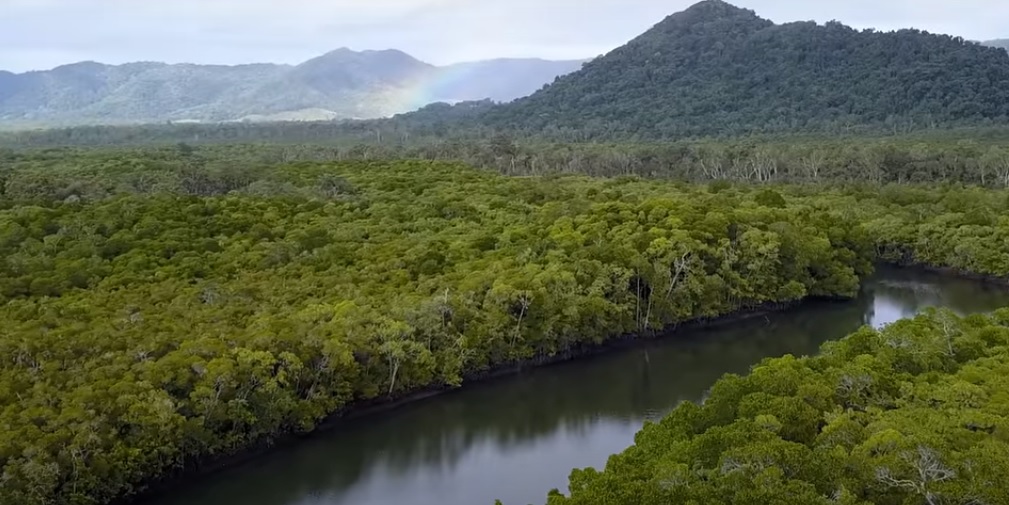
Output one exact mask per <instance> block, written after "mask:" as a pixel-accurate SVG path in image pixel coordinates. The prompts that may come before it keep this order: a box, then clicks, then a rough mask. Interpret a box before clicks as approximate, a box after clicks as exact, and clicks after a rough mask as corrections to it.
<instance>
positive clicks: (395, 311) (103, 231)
mask: <svg viewBox="0 0 1009 505" xmlns="http://www.w3.org/2000/svg"><path fill="white" fill-rule="evenodd" d="M499 147H500V148H502V149H504V148H507V147H508V144H507V143H506V142H503V141H502V142H501V143H499ZM160 152H161V155H160V156H161V158H158V157H152V158H138V159H136V160H131V159H129V158H125V159H120V160H116V161H115V162H109V163H107V164H100V165H97V166H91V165H90V164H89V162H87V161H86V160H88V159H89V158H88V157H87V156H86V155H85V156H82V158H81V160H82V161H84V162H83V163H80V164H73V163H69V164H67V165H62V166H58V163H54V164H52V165H48V167H49V168H47V169H45V170H41V169H39V167H38V166H36V165H34V164H30V163H29V164H20V163H19V164H16V165H15V167H14V169H13V170H12V171H11V172H10V173H9V174H8V175H9V178H8V187H7V191H8V192H7V196H6V198H5V205H4V206H3V210H0V255H2V257H3V261H2V262H0V300H2V301H3V303H2V304H0V320H3V321H4V322H5V324H4V326H3V328H2V329H0V355H3V356H7V357H8V358H9V359H5V360H4V361H3V363H2V365H0V405H2V410H0V426H4V427H5V429H4V430H3V432H2V434H0V465H2V466H3V469H4V470H3V475H4V477H3V479H4V485H3V486H2V488H0V503H18V504H24V505H33V504H43V503H66V504H88V503H105V502H108V501H110V500H112V499H114V498H117V497H121V496H125V495H130V494H132V493H135V492H136V491H138V490H140V489H142V488H143V484H144V483H145V482H147V481H149V480H150V479H153V478H157V477H162V476H166V475H171V474H173V473H175V472H178V471H180V470H181V469H182V468H187V467H192V466H193V465H194V464H196V463H197V462H199V461H201V460H203V459H204V458H206V457H210V456H215V455H217V456H220V455H225V454H229V453H232V452H235V451H239V450H241V449H243V448H245V447H247V446H249V445H250V444H253V443H259V442H264V441H265V442H268V441H270V440H271V439H273V438H275V437H277V436H278V435H282V434H285V433H291V432H301V431H307V430H311V429H312V428H313V427H314V426H315V425H316V423H318V422H319V421H320V420H321V419H323V418H324V417H326V416H327V415H329V414H333V413H336V412H339V411H341V409H344V408H347V407H352V406H353V405H355V403H357V402H361V401H366V400H371V399H376V398H395V397H399V396H402V395H405V394H408V393H410V392H414V391H417V390H419V389H423V388H428V387H453V386H458V385H460V384H461V383H462V382H463V381H464V380H465V379H466V378H467V377H473V376H479V375H480V374H481V373H483V372H486V371H488V370H490V369H493V368H495V367H498V366H501V365H505V364H509V363H514V362H518V361H534V362H535V361H539V360H545V359H550V358H551V357H554V356H558V355H563V354H565V353H568V352H571V351H575V350H578V349H579V348H581V347H584V346H594V345H598V344H600V343H602V342H604V341H605V340H607V339H608V338H612V337H614V336H618V335H621V334H638V335H642V336H648V335H652V334H654V333H655V332H658V331H660V330H662V329H663V328H665V327H667V326H670V325H675V324H677V323H680V322H683V321H687V320H691V319H698V318H709V317H716V316H719V315H723V314H727V313H730V312H733V311H737V310H740V309H745V308H748V307H756V306H764V305H769V304H772V305H773V304H777V303H789V302H792V301H795V300H798V299H801V298H803V297H805V296H809V295H816V296H850V295H853V294H854V293H855V292H856V291H857V288H858V280H859V277H860V276H861V275H864V274H866V273H867V272H868V271H869V270H870V269H871V266H870V261H871V258H872V244H871V242H870V241H869V239H868V237H867V236H865V235H864V234H862V233H860V232H859V231H858V226H857V222H855V221H851V220H848V219H847V218H845V217H844V216H843V215H841V214H839V213H836V212H831V211H822V210H817V207H818V205H819V204H818V201H819V199H820V198H822V197H818V196H813V197H805V196H801V195H789V197H788V198H787V201H786V205H785V206H765V205H759V204H757V203H756V202H755V201H754V193H755V192H754V191H753V190H751V189H749V188H746V187H739V188H735V187H733V188H728V189H727V190H726V191H724V192H721V193H716V194H712V193H710V192H708V191H707V189H706V188H690V187H683V186H678V185H671V184H669V183H665V182H658V181H647V180H641V179H637V178H623V179H619V180H607V179H590V178H586V177H575V176H566V177H550V178H507V177H503V176H501V175H497V174H493V173H491V172H481V171H477V170H473V169H470V168H465V167H462V166H459V165H453V164H443V163H431V162H398V163H366V162H352V163H339V164H325V163H297V164H294V165H288V166H282V167H263V168H250V169H247V170H237V169H234V168H230V167H227V166H224V167H217V168H215V167H214V166H213V164H212V163H206V164H204V165H202V167H203V168H202V169H196V168H194V167H195V166H196V165H192V166H190V165H187V164H195V163H200V162H201V156H202V155H203V154H204V153H203V151H202V150H200V149H196V150H194V151H193V152H189V150H188V149H184V148H181V147H179V146H173V147H171V148H167V149H166V150H164V151H160ZM63 154H65V153H63ZM48 155H50V156H56V157H57V158H56V159H62V158H59V156H61V153H58V152H57V153H49V154H48ZM39 156H40V157H41V159H42V160H45V156H47V155H45V154H40V155H39ZM71 159H72V158H71ZM99 159H100V158H99ZM178 160H183V161H182V162H181V163H182V166H181V168H179V167H177V166H176V163H177V162H178ZM204 161H206V160H204ZM15 196H16V198H15ZM777 203H780V202H777ZM789 408H792V407H789ZM795 408H796V409H798V410H796V414H795V415H796V416H799V415H802V411H801V408H799V407H798V406H796V407H795ZM791 420H792V417H788V416H785V415H784V414H782V417H779V421H778V422H781V423H791ZM765 421H766V423H765V424H768V425H774V423H775V420H773V419H766V420H765ZM789 426H791V425H789ZM781 431H782V433H791V432H793V431H794V433H795V436H803V434H804V433H806V432H807V431H808V430H807V429H805V428H803V429H800V428H794V429H793V428H791V427H789V428H787V429H786V428H783V429H782V430H781Z"/></svg>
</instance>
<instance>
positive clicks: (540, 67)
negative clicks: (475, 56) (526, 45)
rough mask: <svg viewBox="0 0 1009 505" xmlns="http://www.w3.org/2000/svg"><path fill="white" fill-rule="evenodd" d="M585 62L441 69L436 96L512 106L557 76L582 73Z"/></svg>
mask: <svg viewBox="0 0 1009 505" xmlns="http://www.w3.org/2000/svg"><path fill="white" fill-rule="evenodd" d="M585 61H588V60H574V61H548V60H541V59H497V60H488V61H477V62H472V63H459V64H456V65H450V66H448V67H444V68H443V69H441V72H440V74H439V75H440V76H441V81H440V82H438V83H437V84H436V88H437V94H438V95H439V98H442V99H458V100H475V99H483V98H489V99H491V100H494V101H498V102H509V101H512V100H514V99H516V98H521V97H524V96H528V95H531V94H533V93H535V92H537V91H539V90H540V89H541V88H543V86H544V85H546V84H550V83H552V82H553V81H554V79H556V78H557V77H558V76H561V75H565V74H569V73H571V72H574V71H576V70H579V69H580V68H581V67H582V65H583V64H584V63H585Z"/></svg>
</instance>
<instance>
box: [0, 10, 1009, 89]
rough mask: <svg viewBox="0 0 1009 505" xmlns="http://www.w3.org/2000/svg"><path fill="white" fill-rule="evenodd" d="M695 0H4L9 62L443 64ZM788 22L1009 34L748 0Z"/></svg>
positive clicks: (981, 13)
mask: <svg viewBox="0 0 1009 505" xmlns="http://www.w3.org/2000/svg"><path fill="white" fill-rule="evenodd" d="M692 3H694V2H693V1H691V0H0V69H7V70H12V71H18V72H20V71H25V70H32V69H47V68H51V67H54V66H57V65H60V64H64V63H71V62H76V61H82V60H96V61H101V62H105V63H123V62H127V61H136V60H156V61H168V62H196V63H226V64H234V63H249V62H278V63H298V62H300V61H303V60H306V59H308V58H310V57H313V56H316V55H318V54H321V53H324V52H327V51H329V50H332V49H336V48H338V47H344V46H347V47H350V48H352V49H357V50H360V49H386V48H397V49H402V50H404V51H406V52H408V53H411V54H413V55H414V56H417V57H418V58H421V59H423V60H426V61H429V62H431V63H436V64H443V63H450V62H457V61H468V60H476V59H485V58H493V57H519V56H522V57H525V56H538V57H543V58H555V59H557V58H585V57H591V56H595V55H598V54H602V53H605V52H607V51H609V50H610V49H613V48H615V47H617V46H619V45H621V44H623V43H624V42H626V41H627V40H629V39H631V38H633V37H634V36H635V35H637V34H639V33H641V32H643V31H644V30H646V29H648V28H649V27H651V26H652V25H654V24H655V23H657V22H659V21H660V20H662V18H664V17H665V16H666V15H668V14H672V13H674V12H676V11H679V10H682V9H684V8H686V7H688V6H689V5H691V4H692ZM733 3H735V4H736V5H739V6H741V7H747V8H751V9H754V10H756V11H757V13H758V14H760V15H761V16H763V17H765V18H770V19H772V20H774V21H777V22H783V21H796V20H816V21H819V22H825V21H830V20H832V19H837V20H839V21H842V22H844V23H845V24H848V25H852V26H855V27H858V28H869V27H871V28H878V29H887V30H889V29H896V28H904V27H909V26H913V27H917V28H922V29H925V30H928V31H931V32H938V33H951V34H955V35H961V36H963V37H965V38H968V39H991V38H1002V37H1009V1H1006V0H738V1H736V2H733Z"/></svg>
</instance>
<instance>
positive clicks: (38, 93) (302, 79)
mask: <svg viewBox="0 0 1009 505" xmlns="http://www.w3.org/2000/svg"><path fill="white" fill-rule="evenodd" d="M579 66H580V62H565V61H558V62H551V61H543V60H495V61H488V62H477V63H471V64H462V65H457V66H451V67H443V68H439V67H435V66H432V65H429V64H427V63H424V62H421V61H419V60H417V59H415V58H413V57H412V56H410V55H408V54H406V53H404V52H402V51H396V50H386V51H362V52H355V51H351V50H349V49H346V48H344V49H338V50H336V51H333V52H330V53H327V54H325V55H322V56H320V57H318V58H313V59H311V60H309V61H306V62H304V63H302V64H300V65H297V66H289V65H273V64H257V65H239V66H218V65H190V64H181V65H168V64H164V63H130V64H126V65H103V64H100V63H94V62H83V63H76V64H72V65H65V66H61V67H58V68H55V69H53V70H50V71H41V72H29V73H25V74H12V73H10V72H0V122H4V123H7V124H12V123H13V124H16V123H31V124H85V123H91V124H93V123H139V122H161V121H181V120H200V121H228V120H240V119H253V120H267V119H327V118H329V119H332V118H373V117H383V116H389V115H393V114H397V113H402V112H407V111H410V110H413V109H416V108H418V107H421V106H424V105H426V104H428V103H430V102H432V101H438V100H444V101H463V100H479V99H483V98H492V99H494V100H499V101H510V100H513V99H515V98H518V97H521V96H524V95H528V94H529V93H532V92H533V91H535V90H537V89H539V88H541V87H542V86H543V85H544V84H547V83H549V82H551V81H553V80H554V78H555V77H557V76H558V75H560V74H563V73H567V72H570V71H572V70H575V69H577V68H578V67H579Z"/></svg>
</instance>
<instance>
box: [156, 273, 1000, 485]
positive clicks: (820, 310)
mask: <svg viewBox="0 0 1009 505" xmlns="http://www.w3.org/2000/svg"><path fill="white" fill-rule="evenodd" d="M878 302H879V303H882V304H884V305H885V306H887V307H891V309H889V310H899V311H900V312H901V313H902V314H903V313H906V315H911V314H913V313H915V312H916V311H919V310H921V309H923V308H924V307H926V306H930V305H936V304H942V305H947V306H950V307H951V308H953V309H954V310H958V311H964V312H977V311H986V310H990V309H993V308H995V307H998V306H1002V305H1005V304H1009V294H1007V293H1005V292H1004V291H1002V290H998V289H985V288H983V287H982V286H981V285H980V284H979V283H976V282H972V281H965V280H958V279H951V278H948V277H943V276H938V275H935V276H933V275H931V274H925V273H922V272H917V271H914V270H893V271H890V269H886V270H883V271H882V272H881V273H880V274H879V275H878V276H877V278H876V279H875V280H873V281H870V282H869V283H867V285H866V287H865V289H863V293H862V296H861V297H859V299H858V300H856V301H855V302H853V303H828V302H823V303H819V302H817V303H810V304H807V305H805V306H804V307H803V308H800V309H797V310H793V311H788V312H784V313H778V314H771V315H768V316H766V317H763V316H761V317H756V318H753V319H750V320H747V321H744V322H740V323H732V324H729V325H726V326H720V327H713V328H708V329H699V330H689V331H682V332H679V333H677V334H675V335H672V336H671V337H670V338H668V339H665V340H662V341H657V342H650V343H647V344H642V345H641V346H639V347H636V348H632V349H628V350H624V351H617V352H614V353H611V354H608V355H604V356H599V357H595V358H589V359H585V360H579V361H575V362H571V363H567V364H563V365H557V366H553V367H548V368H544V369H539V370H534V371H531V372H528V373H526V374H523V375H521V376H519V377H510V378H505V379H502V380H499V381H496V382H491V383H487V384H480V385H472V386H469V387H467V388H466V389H465V390H463V391H458V392H455V393H451V394H447V395H444V396H441V397H439V398H436V399H433V400H431V401H426V402H421V403H418V404H415V405H411V406H407V407H404V408H402V409H400V410H397V411H395V412H394V413H388V414H383V415H379V416H373V417H369V418H365V419H360V420H357V421H354V422H350V423H348V424H346V425H345V426H342V427H340V428H338V429H337V431H336V432H334V433H331V434H326V435H322V436H319V437H316V438H315V439H313V440H311V441H309V442H307V443H304V444H299V445H298V446H297V447H294V448H292V449H290V450H287V451H284V452H282V453H280V454H277V455H271V456H270V457H268V458H267V459H266V460H265V461H263V462H262V463H261V464H259V465H257V466H256V467H254V468H247V469H243V470H239V471H236V472H234V473H232V474H230V475H226V476H224V477H218V478H217V480H216V481H215V487H214V489H212V490H210V491H209V492H208V493H207V494H206V495H205V496H204V497H203V498H204V500H203V501H198V500H197V499H195V498H192V497H178V499H176V500H175V501H167V502H164V503H165V504H173V505H181V504H186V505H210V504H212V503H246V504H248V505H294V504H297V503H299V501H300V500H305V499H306V497H308V496H311V495H314V496H320V495H327V496H330V497H333V498H332V500H331V501H333V502H339V500H338V499H337V497H339V496H340V495H343V494H345V493H347V492H348V491H349V490H350V489H352V488H353V487H355V486H364V485H366V484H369V483H371V482H369V481H370V480H372V479H389V481H388V482H377V483H378V484H385V485H390V486H395V484H396V482H395V481H396V479H397V478H403V477H405V476H408V475H409V474H411V473H415V472H418V471H426V472H435V473H437V472H446V473H451V472H454V471H455V470H456V469H457V466H458V465H459V464H460V462H461V461H462V460H463V458H464V456H465V455H466V454H467V453H469V452H470V451H472V450H473V449H475V448H477V447H481V446H483V447H492V448H493V450H494V451H496V452H498V453H505V452H508V451H509V450H519V449H521V448H523V447H528V446H534V445H536V444H537V443H539V442H542V441H544V440H547V439H549V438H550V437H552V436H557V435H558V434H559V433H561V432H564V433H567V434H575V435H585V436H588V435H590V434H592V433H593V430H595V429H598V428H599V427H600V426H599V425H600V423H620V422H627V423H634V424H639V423H640V422H641V421H642V419H643V418H644V417H645V416H648V417H654V416H655V415H657V414H658V413H663V412H666V411H668V410H669V409H671V408H672V407H674V406H675V405H677V404H678V403H680V402H681V401H697V400H700V399H701V398H702V396H703V395H704V393H705V391H706V390H707V389H708V388H710V387H711V385H712V384H713V383H714V382H715V381H716V380H717V379H718V378H719V377H721V376H722V375H723V374H725V373H745V372H746V371H747V370H748V369H749V368H750V367H751V366H752V365H754V364H755V363H758V362H759V361H760V360H761V359H763V358H765V357H772V356H781V355H784V354H795V355H806V354H812V353H815V352H816V351H817V350H818V348H819V346H820V345H821V344H822V343H823V342H825V341H828V340H835V339H838V338H841V337H843V336H844V335H846V334H848V333H851V332H852V331H854V330H856V329H857V328H858V327H860V326H862V325H863V324H867V323H870V322H872V321H873V320H875V318H876V314H875V310H876V307H877V303H878ZM487 471H488V472H493V471H494V470H493V469H488V470H487ZM371 484H374V483H371ZM302 503H316V502H312V501H310V500H309V501H307V502H304V501H302Z"/></svg>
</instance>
